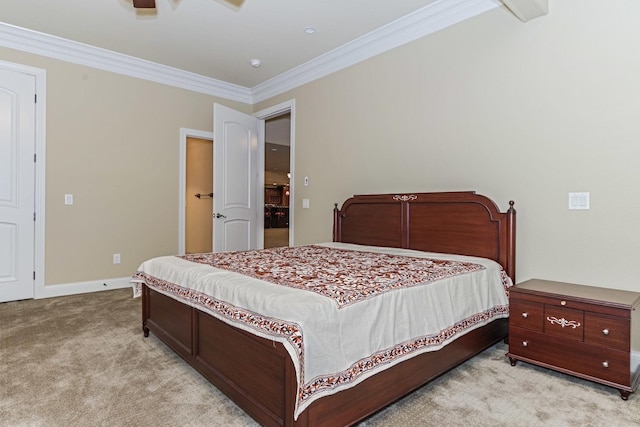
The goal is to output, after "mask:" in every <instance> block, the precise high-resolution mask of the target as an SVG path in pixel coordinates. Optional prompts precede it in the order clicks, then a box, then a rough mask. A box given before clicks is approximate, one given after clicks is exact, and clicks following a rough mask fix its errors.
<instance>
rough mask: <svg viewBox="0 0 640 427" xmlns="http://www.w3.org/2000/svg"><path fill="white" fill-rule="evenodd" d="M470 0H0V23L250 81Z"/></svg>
mask: <svg viewBox="0 0 640 427" xmlns="http://www.w3.org/2000/svg"><path fill="white" fill-rule="evenodd" d="M483 1H484V2H486V1H489V0H483ZM490 1H491V2H492V3H496V4H497V3H499V1H497V0H490ZM473 3H479V1H478V0H439V1H436V0H396V1H390V0H244V1H241V0H156V9H150V10H143V9H134V7H133V4H132V0H99V1H95V0H93V1H91V0H2V1H0V22H3V23H5V24H9V25H10V26H16V27H20V28H23V29H28V30H34V31H37V32H41V33H45V34H49V35H53V36H57V37H60V38H62V39H65V40H71V41H76V42H81V43H83V44H87V45H90V46H95V47H99V48H102V49H106V50H108V51H111V52H117V53H121V54H125V55H129V56H132V57H136V58H142V59H144V60H147V61H151V62H153V63H156V64H162V65H165V66H169V67H173V68H176V69H179V70H185V71H188V72H191V73H195V74H197V75H200V76H205V77H207V78H211V79H216V80H220V81H222V82H225V83H231V84H233V85H238V86H240V87H243V88H253V87H255V86H257V85H260V84H264V83H265V82H267V81H269V80H270V79H273V78H275V77H276V76H280V75H282V74H283V73H285V72H287V71H288V70H291V69H294V68H296V67H299V66H301V65H302V64H306V63H309V62H310V61H312V60H314V59H317V58H319V57H322V56H323V55H325V54H327V53H328V52H332V51H334V50H336V49H337V48H340V47H343V46H345V45H348V44H350V43H351V44H352V43H353V42H354V41H358V40H361V39H362V37H363V36H365V35H369V36H371V34H375V33H376V32H378V33H379V32H380V30H381V29H385V28H388V27H389V25H388V24H390V23H393V22H396V21H397V20H399V19H405V20H406V19H407V18H408V17H411V16H414V15H415V14H416V13H423V12H424V10H425V9H429V8H430V7H434V6H438V7H440V9H441V10H445V11H448V12H449V14H451V12H452V10H453V11H455V10H458V9H460V8H461V7H462V6H464V5H465V4H467V5H468V4H473ZM444 4H447V5H449V6H448V8H443V6H442V5H444ZM465 7H467V6H465ZM421 11H422V12H421ZM406 22H407V25H406V26H408V25H409V24H410V23H411V21H406ZM307 28H313V29H315V32H314V33H312V34H308V33H307V32H306V31H305V30H306V29H307ZM20 37H22V38H26V37H24V36H23V35H21V36H20ZM1 39H2V36H1V34H0V42H2V40H1ZM0 44H2V43H0ZM4 45H5V46H10V47H12V46H11V45H9V44H7V43H4ZM253 59H258V60H260V61H261V66H260V67H258V68H254V67H252V66H251V63H250V62H251V60H253Z"/></svg>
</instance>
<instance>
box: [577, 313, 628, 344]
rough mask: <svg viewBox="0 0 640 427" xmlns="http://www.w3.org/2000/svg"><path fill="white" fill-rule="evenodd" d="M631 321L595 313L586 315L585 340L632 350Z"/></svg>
mask: <svg viewBox="0 0 640 427" xmlns="http://www.w3.org/2000/svg"><path fill="white" fill-rule="evenodd" d="M630 334H631V321H630V320H629V319H622V318H619V317H610V316H603V315H599V314H594V313H588V312H587V313H585V315H584V342H586V343H590V344H596V345H602V346H605V347H610V348H615V349H617V350H622V351H630V344H629V335H630Z"/></svg>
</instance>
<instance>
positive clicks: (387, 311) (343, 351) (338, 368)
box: [133, 243, 511, 419]
mask: <svg viewBox="0 0 640 427" xmlns="http://www.w3.org/2000/svg"><path fill="white" fill-rule="evenodd" d="M322 246H325V247H331V248H339V249H346V250H359V251H363V250H365V251H371V252H378V253H387V254H392V255H410V256H412V257H420V258H432V259H445V260H452V261H462V262H471V263H475V264H480V265H482V266H484V268H482V269H479V270H477V271H474V272H471V273H467V274H462V275H459V276H455V277H450V278H445V279H441V280H437V281H435V282H432V283H429V284H426V285H419V286H410V287H407V288H403V289H401V290H394V291H391V292H385V293H383V294H380V295H377V296H375V297H373V298H368V299H365V300H362V301H359V302H357V303H355V304H351V305H348V306H345V307H342V308H339V307H338V306H337V305H336V303H335V301H333V300H331V299H330V298H326V297H325V296H322V295H318V294H315V293H313V292H307V291H304V290H300V289H295V288H292V287H287V286H281V285H278V284H274V283H270V282H266V281H263V280H259V279H256V278H251V277H248V276H243V275H241V274H238V273H234V272H231V271H227V270H221V269H217V268H214V267H211V266H209V265H205V264H200V263H194V262H190V261H187V260H184V259H181V258H178V257H173V256H165V257H158V258H153V259H150V260H148V261H146V262H144V263H142V265H141V266H140V268H139V273H138V274H137V275H136V278H134V279H133V282H134V283H133V285H134V294H135V295H136V296H138V295H140V292H139V291H140V288H141V282H146V283H147V284H148V285H149V286H150V287H151V288H153V289H155V290H157V291H159V292H161V293H163V294H166V295H168V296H170V297H172V298H175V299H178V300H181V301H183V302H186V303H188V304H190V305H192V306H194V307H196V308H198V309H200V310H203V311H205V312H208V313H209V314H211V315H213V316H215V317H216V318H218V319H221V320H222V321H224V322H227V323H229V324H232V325H233V326H236V327H239V328H241V329H244V330H246V331H248V332H251V333H254V334H256V335H259V336H262V337H264V338H268V339H271V340H274V341H278V342H282V343H283V344H284V346H285V348H287V351H288V352H289V354H290V355H291V358H292V359H293V362H294V365H295V368H296V373H297V376H298V385H299V392H298V402H297V406H296V412H295V417H296V419H297V417H298V415H299V414H300V413H301V412H302V411H303V410H304V409H305V408H306V407H307V406H308V405H309V404H310V403H311V402H313V401H314V400H316V399H318V398H320V397H322V396H325V395H329V394H333V393H336V392H338V391H340V390H342V389H344V388H348V387H351V386H353V385H355V384H357V383H359V382H361V381H363V380H364V379H366V378H368V377H370V376H372V375H374V374H375V373H377V372H380V371H381V370H383V369H386V368H388V367H390V366H393V365H395V364H397V363H398V362H401V361H403V360H406V359H408V358H410V357H414V356H416V355H418V354H421V353H424V352H427V351H433V350H438V349H440V348H442V347H443V346H444V345H446V344H448V343H450V342H451V341H453V340H455V339H457V338H459V337H460V336H462V335H464V334H465V333H467V332H469V331H471V330H473V329H476V328H478V327H481V326H483V325H485V324H486V323H489V322H490V321H492V320H494V319H496V318H502V317H507V316H508V298H507V293H506V291H505V290H506V288H507V287H508V286H511V281H510V280H509V278H508V277H507V275H506V274H505V273H504V271H503V270H502V269H501V267H500V266H499V265H498V264H497V263H496V262H494V261H491V260H488V259H484V258H475V257H466V256H458V255H446V254H436V253H427V252H420V251H413V250H405V249H397V248H379V247H370V246H361V245H352V244H344V243H324V244H322ZM151 278H155V279H157V280H150V279H151ZM159 283H163V284H165V285H167V284H171V285H172V286H159ZM175 285H178V287H179V288H180V289H182V288H188V289H190V291H189V292H187V293H185V292H181V293H180V294H179V293H178V292H175V290H176V289H177V288H178V287H176V286H175ZM187 294H189V295H194V294H198V295H201V294H205V295H210V296H213V297H214V299H215V301H216V304H211V303H207V304H203V303H202V302H201V301H202V299H198V298H192V297H187ZM230 308H231V309H233V310H235V309H238V310H237V311H236V312H235V313H236V314H230V313H231V312H232V311H233V310H230ZM237 313H250V314H251V315H253V314H259V316H258V317H259V318H260V319H262V320H263V321H266V322H267V323H269V322H273V324H277V325H279V326H278V327H273V328H265V327H264V324H261V327H257V326H256V325H257V324H258V323H259V322H258V323H256V321H255V317H252V321H247V316H243V315H238V314H237ZM282 325H287V327H286V328H282ZM285 329H286V330H287V331H288V332H287V333H280V332H278V331H279V330H285ZM335 378H340V380H339V381H336V380H335Z"/></svg>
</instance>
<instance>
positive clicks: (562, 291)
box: [515, 279, 640, 308]
mask: <svg viewBox="0 0 640 427" xmlns="http://www.w3.org/2000/svg"><path fill="white" fill-rule="evenodd" d="M515 287H516V288H517V289H518V290H521V291H525V292H527V293H543V294H548V295H551V296H566V297H574V298H577V299H582V300H593V301H607V302H611V303H613V304H616V305H618V304H619V305H627V306H630V307H632V308H635V307H637V306H639V305H640V292H632V291H624V290H621V289H609V288H600V287H597V286H587V285H577V284H573V283H564V282H554V281H551V280H541V279H531V280H527V281H525V282H522V283H518V284H517V285H516V286H515Z"/></svg>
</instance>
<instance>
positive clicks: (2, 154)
mask: <svg viewBox="0 0 640 427" xmlns="http://www.w3.org/2000/svg"><path fill="white" fill-rule="evenodd" d="M35 88H36V80H35V76H33V75H28V74H24V73H20V72H17V71H10V70H6V69H1V68H0V302H4V301H14V300H20V299H27V298H33V296H34V279H33V274H34V273H33V272H34V269H33V266H34V215H35V214H34V212H35V210H34V207H35V206H34V203H35V202H34V200H35V199H34V194H35V193H34V192H35V189H34V179H35V162H34V155H35V111H36V109H35V93H36V90H35Z"/></svg>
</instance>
